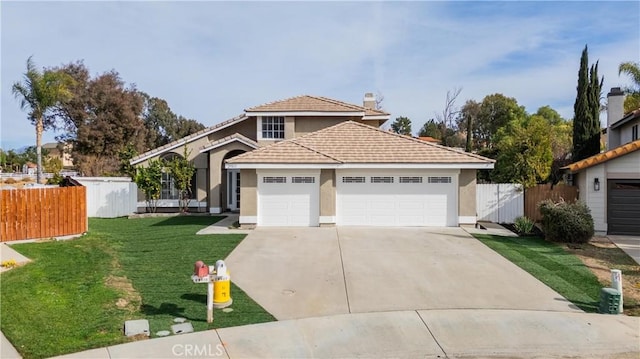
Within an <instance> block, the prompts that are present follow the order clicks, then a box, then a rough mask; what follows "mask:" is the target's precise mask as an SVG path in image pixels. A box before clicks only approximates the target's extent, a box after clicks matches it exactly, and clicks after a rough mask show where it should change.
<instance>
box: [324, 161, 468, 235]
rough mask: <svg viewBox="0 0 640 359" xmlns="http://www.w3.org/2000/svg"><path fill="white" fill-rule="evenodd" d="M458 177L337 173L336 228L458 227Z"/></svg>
mask: <svg viewBox="0 0 640 359" xmlns="http://www.w3.org/2000/svg"><path fill="white" fill-rule="evenodd" d="M457 189H458V173H457V172H427V171H420V172H416V171H413V172H411V171H389V172H376V171H371V170H367V171H336V192H337V198H336V224H338V225H355V226H359V225H363V226H438V227H443V226H457V225H458V196H457V193H458V190H457Z"/></svg>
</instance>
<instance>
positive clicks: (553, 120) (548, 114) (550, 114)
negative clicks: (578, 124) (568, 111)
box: [535, 105, 567, 126]
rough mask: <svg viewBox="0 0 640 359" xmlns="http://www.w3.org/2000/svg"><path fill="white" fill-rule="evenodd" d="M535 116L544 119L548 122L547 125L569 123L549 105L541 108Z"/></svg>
mask: <svg viewBox="0 0 640 359" xmlns="http://www.w3.org/2000/svg"><path fill="white" fill-rule="evenodd" d="M535 114H536V115H538V116H540V117H543V118H544V119H545V120H546V121H547V123H549V124H550V125H552V126H553V125H558V124H562V123H564V122H566V121H567V120H565V119H564V118H562V116H560V114H559V113H558V111H556V110H554V109H553V108H551V106H548V105H547V106H542V107H540V108H539V109H538V111H536V113H535Z"/></svg>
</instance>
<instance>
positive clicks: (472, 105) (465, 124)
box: [458, 100, 480, 152]
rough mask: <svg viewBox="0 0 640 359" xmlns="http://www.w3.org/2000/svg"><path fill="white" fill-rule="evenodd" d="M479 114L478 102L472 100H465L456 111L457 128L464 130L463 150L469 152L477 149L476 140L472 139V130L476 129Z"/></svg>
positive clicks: (473, 137)
mask: <svg viewBox="0 0 640 359" xmlns="http://www.w3.org/2000/svg"><path fill="white" fill-rule="evenodd" d="M479 114H480V103H478V102H476V101H474V100H467V102H465V104H464V105H463V106H462V108H461V109H460V112H459V113H458V129H459V130H460V131H462V132H465V136H466V141H465V151H467V152H471V151H473V150H474V149H478V143H477V141H474V139H475V136H474V130H475V129H477V125H476V122H477V121H478V116H479Z"/></svg>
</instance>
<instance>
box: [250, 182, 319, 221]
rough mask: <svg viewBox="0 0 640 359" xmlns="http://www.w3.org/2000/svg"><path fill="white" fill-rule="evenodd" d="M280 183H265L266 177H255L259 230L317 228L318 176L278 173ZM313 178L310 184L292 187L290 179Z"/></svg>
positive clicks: (293, 184)
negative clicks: (285, 227)
mask: <svg viewBox="0 0 640 359" xmlns="http://www.w3.org/2000/svg"><path fill="white" fill-rule="evenodd" d="M272 176H277V177H286V181H285V182H283V183H264V182H265V181H264V180H263V179H264V177H268V176H267V175H261V174H259V175H258V225H259V226H317V225H318V220H319V202H318V200H319V191H320V188H319V184H318V182H319V181H318V175H317V174H309V173H286V174H285V173H284V172H279V173H277V174H274V175H272ZM294 176H304V177H310V176H311V177H314V180H313V183H292V177H294Z"/></svg>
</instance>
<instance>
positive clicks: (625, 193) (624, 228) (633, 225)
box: [607, 180, 640, 235]
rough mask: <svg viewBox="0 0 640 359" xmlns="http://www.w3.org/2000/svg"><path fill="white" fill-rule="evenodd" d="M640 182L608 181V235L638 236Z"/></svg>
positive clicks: (639, 223)
mask: <svg viewBox="0 0 640 359" xmlns="http://www.w3.org/2000/svg"><path fill="white" fill-rule="evenodd" d="M639 218H640V180H609V181H608V198H607V225H608V232H609V234H622V235H640V221H639Z"/></svg>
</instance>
